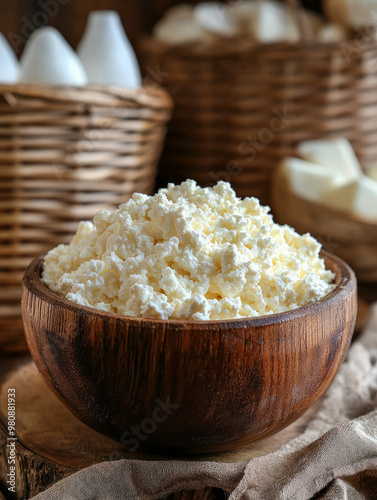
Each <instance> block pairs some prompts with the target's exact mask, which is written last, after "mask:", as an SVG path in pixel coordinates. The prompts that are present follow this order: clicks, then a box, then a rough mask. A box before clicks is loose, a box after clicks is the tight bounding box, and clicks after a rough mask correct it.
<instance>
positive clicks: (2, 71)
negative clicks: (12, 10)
mask: <svg viewBox="0 0 377 500" xmlns="http://www.w3.org/2000/svg"><path fill="white" fill-rule="evenodd" d="M19 77H20V66H19V63H18V60H17V57H16V54H15V53H14V51H13V49H12V47H11V46H10V44H9V42H8V40H7V39H6V38H5V36H4V35H3V34H2V33H0V83H17V82H18V79H19Z"/></svg>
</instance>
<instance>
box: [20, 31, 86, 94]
mask: <svg viewBox="0 0 377 500" xmlns="http://www.w3.org/2000/svg"><path fill="white" fill-rule="evenodd" d="M20 81H21V82H28V83H29V82H35V83H48V84H51V85H77V86H81V85H85V84H86V83H87V76H86V74H85V70H84V68H83V65H82V63H81V61H80V59H79V57H78V55H77V54H76V52H75V51H74V50H73V49H72V47H71V46H70V45H69V44H68V42H66V40H65V39H64V37H63V36H62V34H61V33H60V32H59V31H58V30H57V29H55V28H52V27H49V26H45V27H42V28H39V29H38V30H36V31H35V32H34V33H33V34H32V35H31V37H30V39H29V40H28V42H27V44H26V47H25V50H24V52H23V53H22V56H21V77H20Z"/></svg>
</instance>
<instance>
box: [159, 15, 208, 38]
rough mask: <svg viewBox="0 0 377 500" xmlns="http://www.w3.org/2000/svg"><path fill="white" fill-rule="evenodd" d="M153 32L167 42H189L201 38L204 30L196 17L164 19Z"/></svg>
mask: <svg viewBox="0 0 377 500" xmlns="http://www.w3.org/2000/svg"><path fill="white" fill-rule="evenodd" d="M153 34H154V36H155V37H157V38H158V39H159V40H161V41H162V42H165V43H172V44H174V43H189V42H195V41H198V40H201V39H202V38H203V37H204V32H203V30H202V28H201V27H200V26H199V24H198V23H197V22H196V21H195V19H189V18H187V19H177V18H174V19H173V20H170V19H162V20H161V21H160V22H159V23H157V24H156V26H155V27H154V30H153Z"/></svg>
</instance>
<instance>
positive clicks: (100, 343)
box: [22, 254, 357, 453]
mask: <svg viewBox="0 0 377 500" xmlns="http://www.w3.org/2000/svg"><path fill="white" fill-rule="evenodd" d="M324 257H325V259H326V262H327V266H328V268H330V269H332V270H333V271H334V272H335V273H336V275H337V284H338V286H337V287H336V289H335V290H334V291H333V292H332V293H331V294H329V295H328V296H327V297H325V298H324V299H321V300H320V301H318V302H316V303H315V304H311V305H309V306H306V307H302V308H300V309H297V310H294V311H290V312H287V313H283V314H277V315H271V316H265V317H260V318H254V319H246V320H229V321H222V322H221V321H217V322H216V321H212V322H197V323H193V322H187V321H171V320H169V321H161V320H148V319H144V318H129V317H125V316H120V315H115V314H109V313H104V312H101V311H96V310H93V309H89V308H86V307H81V306H77V305H76V304H73V303H72V302H69V301H68V300H66V299H63V298H60V297H58V296H56V295H55V294H53V293H52V292H50V291H49V290H48V289H47V288H46V287H45V286H44V285H43V284H42V283H41V281H40V278H39V276H40V273H41V268H42V260H41V259H39V260H35V261H34V262H33V263H32V264H31V265H30V266H29V267H28V269H27V271H26V273H25V277H24V280H23V286H24V291H23V299H22V307H23V316H24V322H25V332H26V337H27V340H28V344H29V348H30V351H31V354H32V356H33V358H34V361H35V362H36V364H37V367H38V369H39V370H40V371H41V373H42V375H43V376H44V378H45V380H46V381H47V383H48V385H49V386H50V387H51V389H52V390H53V391H55V393H56V394H57V395H58V396H59V397H60V398H61V400H62V401H63V402H64V403H65V404H66V405H67V407H68V408H69V409H70V410H71V411H72V412H73V413H74V414H75V415H76V416H77V417H78V418H80V419H81V420H82V421H83V422H84V423H86V424H87V425H89V426H90V427H92V428H94V429H96V430H98V431H100V432H101V433H103V434H106V435H109V436H111V437H114V438H116V439H118V440H123V443H125V444H127V446H129V447H133V446H134V443H135V435H137V434H136V432H134V430H133V429H134V428H136V429H139V430H140V429H141V430H142V432H141V434H142V436H143V437H141V438H140V439H139V436H137V437H138V441H137V444H138V447H139V448H140V449H141V448H144V449H147V450H148V451H156V450H158V451H161V450H163V451H164V452H167V451H169V452H172V453H179V452H184V453H206V452H212V451H225V450H229V449H235V448H237V447H240V446H243V445H245V444H247V443H250V442H251V441H253V440H256V439H259V438H261V437H264V436H267V435H269V434H273V433H276V432H277V431H279V430H281V429H283V428H284V427H286V426H287V425H289V424H290V423H291V422H293V421H294V420H296V419H297V418H298V417H299V416H300V415H302V414H303V413H304V412H305V411H306V410H307V409H308V408H309V407H310V406H311V405H312V404H313V403H314V402H315V401H316V400H317V399H318V398H319V397H320V396H321V395H322V394H323V392H324V391H325V389H326V388H327V387H328V385H329V384H330V382H331V380H332V379H333V377H334V375H335V374H336V372H337V369H338V367H339V365H340V363H341V362H342V360H343V359H344V357H345V355H346V352H347V350H348V347H349V344H350V341H351V338H352V334H353V331H354V326H355V320H356V298H357V297H356V279H355V276H354V274H353V272H352V271H351V270H350V268H349V267H348V266H347V265H346V264H344V263H342V262H341V261H340V260H338V259H337V258H335V257H333V256H330V255H329V254H324ZM157 422H158V424H157ZM146 436H148V439H146Z"/></svg>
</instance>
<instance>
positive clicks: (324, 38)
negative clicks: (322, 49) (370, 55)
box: [317, 23, 349, 42]
mask: <svg viewBox="0 0 377 500" xmlns="http://www.w3.org/2000/svg"><path fill="white" fill-rule="evenodd" d="M348 37H349V31H348V29H347V28H345V27H344V26H340V24H333V23H328V24H325V25H324V26H322V28H321V29H320V30H319V32H318V35H317V38H318V40H319V41H321V42H341V41H342V40H347V38H348Z"/></svg>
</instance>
